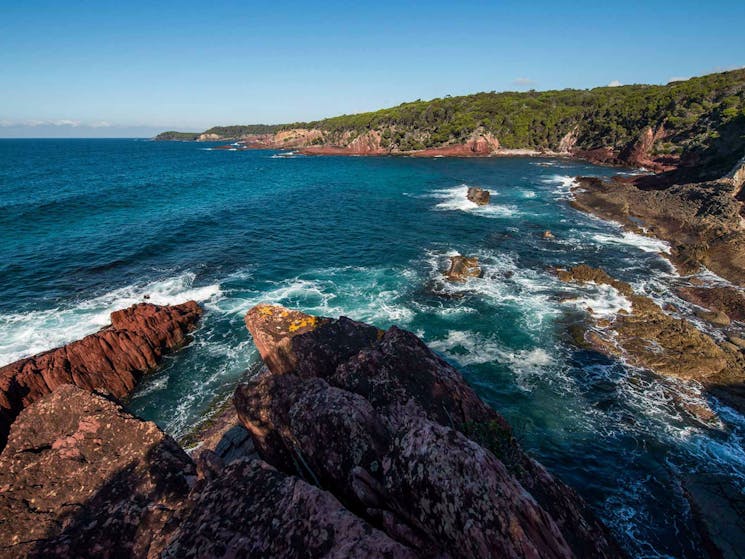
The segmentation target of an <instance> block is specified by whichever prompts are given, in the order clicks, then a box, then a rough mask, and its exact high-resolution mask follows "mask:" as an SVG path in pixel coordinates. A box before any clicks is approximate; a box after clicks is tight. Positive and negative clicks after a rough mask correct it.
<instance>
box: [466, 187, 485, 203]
mask: <svg viewBox="0 0 745 559" xmlns="http://www.w3.org/2000/svg"><path fill="white" fill-rule="evenodd" d="M466 198H468V199H469V200H470V201H471V202H473V203H474V204H476V205H477V206H486V205H487V204H488V203H489V199H490V198H491V193H490V192H489V191H488V190H486V189H484V188H478V187H475V186H469V187H468V192H467V193H466Z"/></svg>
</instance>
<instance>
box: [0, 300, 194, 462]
mask: <svg viewBox="0 0 745 559" xmlns="http://www.w3.org/2000/svg"><path fill="white" fill-rule="evenodd" d="M201 315H202V309H201V308H200V307H199V305H197V303H195V302H194V301H189V302H187V303H183V304H181V305H173V306H159V305H152V304H150V303H140V304H137V305H133V306H131V307H129V308H127V309H123V310H120V311H115V312H113V313H111V326H109V327H106V328H104V329H102V330H99V331H98V332H96V333H95V334H91V335H90V336H86V337H85V338H83V339H82V340H77V341H75V342H72V343H69V344H67V345H66V346H63V347H60V348H57V349H52V350H50V351H46V352H44V353H40V354H38V355H34V356H33V357H27V358H25V359H21V360H20V361H16V362H15V363H11V364H10V365H6V366H4V367H2V368H0V449H2V448H3V447H4V446H5V440H6V438H7V436H8V430H9V428H10V424H11V423H12V422H13V420H14V419H15V417H16V416H17V415H18V413H19V412H20V411H21V410H22V409H23V408H25V407H26V406H28V405H29V404H31V403H32V402H35V401H36V400H38V399H39V398H41V397H42V396H44V395H45V394H49V393H50V392H51V391H52V390H54V389H55V388H56V387H58V386H60V385H63V384H75V385H77V386H79V387H81V388H85V389H88V390H105V391H106V392H108V393H110V394H112V395H113V396H115V397H117V398H123V397H125V396H127V395H128V394H129V393H130V392H131V391H132V390H133V389H134V387H135V384H136V383H137V381H138V380H139V379H140V377H141V376H142V375H143V374H144V373H146V372H148V371H151V370H153V369H155V367H157V365H158V363H160V361H161V358H162V357H163V355H165V354H166V353H168V352H170V351H174V350H176V349H178V348H179V347H181V346H182V345H184V344H185V343H186V342H187V341H188V333H189V332H191V331H192V330H194V328H195V327H196V322H197V320H199V317H200V316H201Z"/></svg>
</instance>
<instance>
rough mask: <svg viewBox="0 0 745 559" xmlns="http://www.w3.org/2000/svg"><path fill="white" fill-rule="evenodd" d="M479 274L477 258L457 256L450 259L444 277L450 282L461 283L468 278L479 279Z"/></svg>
mask: <svg viewBox="0 0 745 559" xmlns="http://www.w3.org/2000/svg"><path fill="white" fill-rule="evenodd" d="M481 273H482V272H481V267H480V266H479V259H478V258H476V257H475V256H474V257H470V258H469V257H467V256H461V255H460V254H459V255H457V256H451V257H450V267H449V268H448V270H447V272H445V277H446V278H447V279H448V280H450V281H457V282H463V281H466V280H467V279H468V278H480V277H481Z"/></svg>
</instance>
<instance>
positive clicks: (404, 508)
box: [235, 305, 623, 558]
mask: <svg viewBox="0 0 745 559" xmlns="http://www.w3.org/2000/svg"><path fill="white" fill-rule="evenodd" d="M303 317H305V318H303ZM246 323H247V326H248V328H249V330H250V331H251V333H252V335H253V336H254V339H256V340H260V342H257V347H258V348H259V351H260V353H261V355H262V358H263V359H264V361H265V363H266V364H267V366H268V367H269V369H270V372H267V373H266V374H263V375H260V376H259V377H258V378H257V379H255V380H253V381H251V382H249V383H247V384H244V385H241V386H239V387H238V389H237V390H236V394H235V405H236V408H237V410H238V415H239V418H240V419H241V421H242V422H243V424H244V425H245V426H246V428H247V429H248V430H249V431H250V432H251V434H252V436H253V438H254V442H255V444H256V448H257V450H258V452H259V454H260V455H261V457H262V458H264V459H265V460H267V461H268V462H269V463H271V464H272V465H274V466H275V467H277V468H278V469H279V470H281V471H284V472H287V473H292V474H295V475H300V476H302V477H303V478H304V479H306V480H307V481H308V482H310V483H313V484H315V485H319V486H321V487H323V488H326V489H328V490H330V491H332V492H333V493H334V495H335V496H336V497H338V498H339V500H340V501H341V502H342V503H344V504H345V505H346V506H347V507H348V508H349V509H350V510H352V511H354V512H356V513H357V514H358V515H359V516H361V517H362V518H364V519H365V520H366V521H368V522H369V523H371V524H372V525H374V526H375V527H376V528H378V529H380V530H382V531H384V532H385V533H386V534H387V535H388V536H389V537H390V538H392V539H394V540H396V541H398V542H400V543H401V544H403V545H406V546H408V547H410V548H413V549H415V550H417V553H418V554H419V556H421V557H431V556H438V555H439V556H451V557H572V556H577V557H588V558H589V557H619V556H623V553H622V552H621V551H620V549H619V548H618V546H617V545H616V543H615V542H614V541H613V539H612V538H611V536H610V535H609V533H608V532H607V530H606V529H605V528H604V527H603V526H602V524H600V523H599V522H598V521H597V520H596V519H595V518H594V516H593V515H592V513H591V512H590V511H589V510H588V509H587V507H586V505H585V504H584V502H583V501H582V499H580V498H579V497H578V496H577V495H576V494H575V493H574V492H573V491H572V490H571V489H569V488H568V487H567V486H565V485H564V484H562V483H561V482H560V481H558V480H556V479H555V478H554V477H553V476H551V475H550V474H549V473H548V472H547V471H546V470H545V469H544V468H542V467H541V466H540V464H538V463H537V462H535V461H534V460H532V459H530V458H529V457H528V456H527V455H526V454H525V453H524V452H523V451H522V449H521V448H520V447H519V445H518V444H517V442H516V441H515V439H514V437H513V436H512V431H511V429H510V426H509V425H508V424H507V423H506V422H505V421H504V419H503V418H501V417H500V416H499V415H498V414H497V413H496V412H495V411H494V410H492V409H491V408H490V407H489V406H487V405H486V404H484V403H483V402H482V401H481V400H480V399H479V398H478V396H477V395H476V394H475V392H473V390H472V389H471V388H470V387H469V386H468V385H467V384H466V383H465V381H464V380H463V378H462V376H461V375H460V374H459V373H458V371H456V370H455V369H454V368H453V367H451V366H450V365H449V364H447V363H446V362H445V361H443V360H442V359H440V358H439V357H437V356H436V355H435V354H434V353H432V352H431V351H430V350H429V349H428V348H427V347H426V346H425V345H424V344H423V343H422V342H421V341H420V340H419V339H418V338H417V337H416V336H414V335H413V334H411V333H409V332H406V331H404V330H400V329H398V328H396V327H393V328H391V329H389V330H388V331H386V332H383V331H381V330H378V329H377V328H374V327H372V326H369V325H366V324H361V323H358V322H354V321H352V320H349V319H346V318H340V319H338V320H331V319H318V318H315V317H309V316H308V315H302V314H301V313H297V312H294V311H288V310H287V309H284V308H282V307H274V306H268V305H260V306H258V307H255V308H254V309H252V310H251V311H249V313H248V314H247V316H246ZM300 324H302V325H303V326H302V327H298V325H300Z"/></svg>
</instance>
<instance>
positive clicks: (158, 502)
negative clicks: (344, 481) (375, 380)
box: [0, 385, 416, 559]
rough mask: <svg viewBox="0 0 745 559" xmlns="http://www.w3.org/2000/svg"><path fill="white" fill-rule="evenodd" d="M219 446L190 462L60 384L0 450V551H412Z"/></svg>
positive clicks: (159, 437)
mask: <svg viewBox="0 0 745 559" xmlns="http://www.w3.org/2000/svg"><path fill="white" fill-rule="evenodd" d="M241 429H243V430H244V431H245V428H243V427H241ZM218 451H219V448H218V449H216V451H213V450H209V449H204V448H203V449H202V451H201V453H200V454H199V455H198V456H197V457H196V466H195V463H194V462H192V460H191V459H190V458H189V456H188V455H187V454H186V453H185V452H184V451H183V450H182V449H181V448H180V447H179V446H178V445H177V444H176V442H175V441H173V439H171V438H170V437H168V436H167V435H165V434H164V433H163V432H162V431H161V430H160V429H158V427H157V426H156V425H155V424H154V423H151V422H145V421H142V420H140V419H137V418H136V417H133V416H131V415H130V414H128V413H127V412H125V411H124V410H123V409H122V408H121V406H120V405H119V404H116V403H115V402H113V401H111V400H109V399H107V398H106V397H103V396H101V395H98V394H94V393H92V392H89V391H87V390H83V389H80V388H77V387H75V386H72V385H65V386H61V387H59V388H58V389H57V390H55V391H54V392H53V393H52V394H50V395H47V396H45V397H43V398H41V399H40V400H39V401H37V402H35V403H34V404H32V405H31V406H29V407H28V408H26V409H25V410H24V411H23V412H21V414H20V415H19V417H18V419H17V421H16V422H15V423H14V424H13V426H12V429H11V435H10V439H9V441H8V446H7V447H6V449H5V451H4V452H3V454H2V456H0V557H3V558H5V557H7V558H9V559H10V558H15V557H38V558H42V557H43V558H45V559H46V558H49V557H65V558H67V557H134V558H145V557H147V558H155V557H172V558H175V557H256V558H260V557H298V558H299V557H326V558H342V557H360V558H363V557H364V558H367V557H390V558H398V557H404V558H405V557H415V556H416V555H415V554H414V552H413V551H412V550H410V549H408V548H407V547H406V546H404V545H402V544H400V543H397V542H395V541H393V540H392V539H391V538H389V537H388V536H386V535H385V534H384V533H383V532H381V531H379V530H376V529H374V528H373V527H372V526H370V525H369V524H368V523H366V522H365V521H364V520H363V519H361V518H359V517H358V516H356V515H354V514H353V513H352V512H350V511H349V510H347V509H346V508H344V507H343V506H342V504H341V503H340V502H339V501H338V500H337V499H336V498H335V497H334V496H333V495H331V494H330V493H327V492H325V491H322V490H321V489H319V488H317V487H315V486H313V485H310V484H308V483H306V482H304V481H302V480H300V479H298V478H297V477H294V476H288V475H286V474H283V473H281V472H279V471H277V470H275V469H274V468H272V467H271V466H269V465H268V464H266V463H265V462H262V461H260V460H256V459H253V458H250V457H246V456H238V457H228V456H225V455H220V454H219V453H218Z"/></svg>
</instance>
